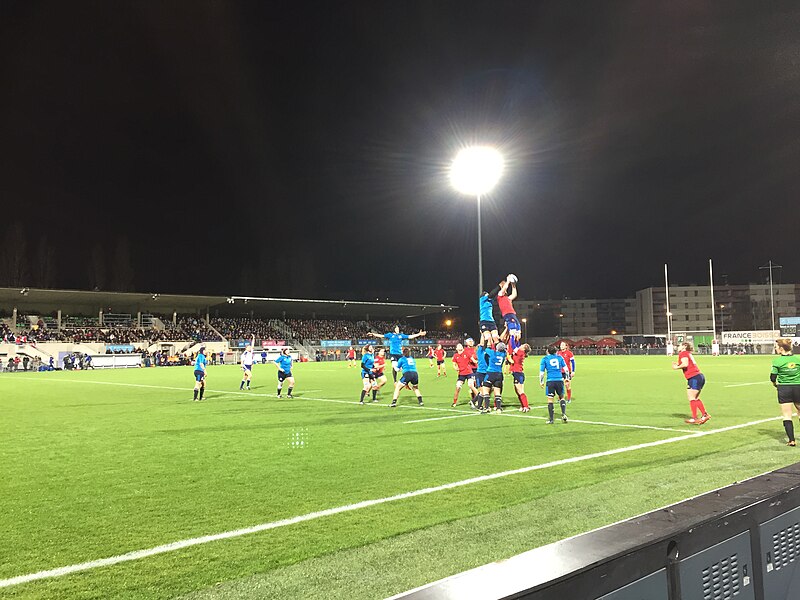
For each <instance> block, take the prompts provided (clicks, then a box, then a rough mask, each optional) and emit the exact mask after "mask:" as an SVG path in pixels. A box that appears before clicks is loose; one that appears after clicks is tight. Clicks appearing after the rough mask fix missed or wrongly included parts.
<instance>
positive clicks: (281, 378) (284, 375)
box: [278, 371, 292, 381]
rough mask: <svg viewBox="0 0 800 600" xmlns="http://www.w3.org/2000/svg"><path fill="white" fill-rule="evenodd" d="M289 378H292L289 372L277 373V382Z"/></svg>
mask: <svg viewBox="0 0 800 600" xmlns="http://www.w3.org/2000/svg"><path fill="white" fill-rule="evenodd" d="M291 376H292V372H291V371H289V372H288V373H286V372H285V371H278V381H283V380H284V379H287V378H289V377H291Z"/></svg>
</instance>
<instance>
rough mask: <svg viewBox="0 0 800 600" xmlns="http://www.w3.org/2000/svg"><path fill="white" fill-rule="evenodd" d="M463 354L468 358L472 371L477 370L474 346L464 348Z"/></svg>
mask: <svg viewBox="0 0 800 600" xmlns="http://www.w3.org/2000/svg"><path fill="white" fill-rule="evenodd" d="M464 354H466V355H468V356H469V359H470V360H471V361H472V370H473V371H475V369H477V368H478V359H477V358H475V347H474V346H467V347H466V348H464Z"/></svg>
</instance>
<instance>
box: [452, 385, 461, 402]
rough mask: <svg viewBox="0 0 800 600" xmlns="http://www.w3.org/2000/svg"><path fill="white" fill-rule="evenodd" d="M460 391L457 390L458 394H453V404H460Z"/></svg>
mask: <svg viewBox="0 0 800 600" xmlns="http://www.w3.org/2000/svg"><path fill="white" fill-rule="evenodd" d="M460 391H461V390H460V389H458V388H456V392H455V394H453V404H455V403H456V402H458V392H460Z"/></svg>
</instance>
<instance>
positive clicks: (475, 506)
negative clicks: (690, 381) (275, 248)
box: [0, 356, 798, 600]
mask: <svg viewBox="0 0 800 600" xmlns="http://www.w3.org/2000/svg"><path fill="white" fill-rule="evenodd" d="M528 362H529V364H528V371H529V376H528V377H529V378H528V386H527V387H528V396H529V399H530V401H531V404H532V406H541V405H543V404H544V401H543V396H542V395H541V393H540V391H539V388H538V385H537V384H536V375H535V373H534V371H536V370H537V367H538V359H537V358H531V359H529V360H528ZM669 362H670V361H669V359H667V358H665V357H578V367H579V368H578V376H577V377H576V378H575V381H574V389H575V399H574V401H573V403H572V404H571V405H569V408H568V413H569V416H570V417H571V419H572V421H571V422H570V423H567V424H563V423H561V422H557V423H556V424H555V425H546V424H545V422H544V419H543V417H544V416H545V415H546V410H545V409H543V408H538V409H534V410H532V412H531V413H530V415H529V416H524V415H522V414H521V413H518V412H517V411H516V406H517V405H516V397H515V396H514V394H513V391H512V390H511V387H510V378H509V379H508V380H507V381H508V384H507V385H508V389H507V391H506V393H505V400H506V403H507V406H508V407H509V408H510V409H511V410H508V411H507V412H506V414H504V415H497V414H490V415H474V416H468V417H463V418H456V419H443V420H432V421H424V422H417V423H408V422H407V421H412V420H420V419H428V418H430V419H433V418H437V417H445V416H451V415H458V414H460V413H459V412H456V411H459V410H460V411H464V414H467V413H469V412H470V410H469V406H468V405H467V404H466V401H467V394H466V393H465V392H462V397H461V402H462V405H461V406H460V407H459V408H457V409H455V410H453V411H451V409H450V404H451V402H452V389H453V386H454V384H455V377H454V376H453V373H452V372H451V373H450V376H449V377H448V378H447V379H437V378H436V377H435V374H434V371H432V370H430V369H428V367H427V361H420V367H421V369H420V370H421V376H420V379H421V388H422V390H423V394H424V398H425V407H424V408H418V407H417V406H416V401H415V400H414V399H413V396H412V395H411V393H410V392H407V391H404V392H403V393H402V395H401V404H402V407H400V408H398V409H396V410H390V409H389V408H387V407H386V401H387V399H388V398H389V397H390V392H389V391H388V390H387V389H386V388H385V389H384V392H383V393H382V397H381V400H382V402H381V404H380V405H367V406H359V405H357V404H354V402H355V401H357V400H358V392H359V390H360V380H359V371H358V370H356V369H348V368H347V365H346V363H321V364H311V363H309V364H301V365H297V366H296V367H295V376H296V378H297V382H298V385H297V388H296V390H295V391H296V394H295V395H296V398H295V399H294V400H289V399H286V398H285V397H284V398H283V399H277V398H275V397H274V394H275V385H274V384H275V369H274V367H273V366H271V365H267V366H261V365H259V366H257V367H256V368H255V375H254V389H253V391H251V392H249V393H239V392H238V381H239V379H240V371H239V370H238V368H237V367H234V366H224V367H223V366H217V367H210V369H209V379H208V387H209V390H210V391H209V392H208V393H207V399H206V400H205V401H204V402H202V403H195V402H192V401H191V396H192V394H191V387H192V384H193V378H192V372H191V368H189V367H172V368H164V369H147V370H145V369H140V370H128V371H123V370H118V371H89V372H81V373H66V372H65V373H36V374H33V373H32V374H23V373H18V374H3V375H2V376H0V411H2V419H0V456H2V460H3V463H2V472H1V473H0V531H2V532H3V533H2V536H0V557H2V560H0V579H6V578H10V577H14V576H18V575H24V574H28V573H34V572H37V571H42V570H47V569H52V568H56V567H61V566H66V565H72V564H76V563H80V562H84V561H91V560H95V559H100V558H105V557H109V556H115V555H119V554H123V553H126V552H130V551H135V550H140V549H147V548H151V547H153V546H158V545H160V544H166V543H169V542H174V541H178V540H183V539H187V538H193V537H197V536H203V535H208V534H214V533H220V532H224V531H228V530H234V529H239V528H242V527H247V526H251V525H257V524H260V523H270V522H274V521H279V520H281V519H287V518H291V517H295V516H299V515H304V514H307V513H312V512H315V511H319V510H323V509H328V508H334V507H339V506H345V505H349V504H352V503H357V502H361V501H364V500H371V499H380V498H386V497H389V496H393V495H396V494H401V493H404V492H411V491H414V490H420V489H422V488H427V487H433V486H440V485H443V484H446V483H451V482H457V481H462V480H465V479H469V478H473V477H479V476H482V475H488V474H493V473H499V472H502V471H507V470H512V469H518V468H522V467H527V466H532V465H539V464H544V463H550V462H553V461H559V460H561V459H569V458H572V457H578V456H585V455H589V454H593V453H597V452H603V451H608V450H614V449H619V448H626V447H630V446H637V445H640V444H647V443H649V442H655V441H658V440H664V439H668V438H673V437H677V436H684V435H686V434H687V432H688V433H695V432H697V431H706V430H708V431H710V430H714V429H719V428H723V427H728V426H735V425H742V424H745V423H750V422H753V421H758V420H762V419H766V418H769V417H773V416H776V415H778V414H779V412H778V407H777V404H776V402H775V398H774V392H773V390H772V387H771V386H770V385H769V383H768V375H767V374H768V372H769V363H770V357H768V356H762V357H719V358H710V357H699V362H700V366H701V368H702V369H703V372H704V373H705V374H706V377H707V379H708V384H707V386H706V389H705V391H704V393H703V399H704V401H705V403H706V407H707V408H708V410H709V412H710V413H711V415H712V420H711V421H710V422H709V423H707V424H706V425H703V426H702V428H700V427H697V426H694V427H690V426H688V425H685V424H684V423H683V419H684V418H685V417H686V416H687V411H688V403H687V401H686V397H685V391H684V388H685V386H684V385H683V383H682V381H683V379H682V376H681V375H680V374H679V373H676V372H673V371H672V370H671V369H670V368H669ZM744 384H747V385H744ZM582 421H583V422H582ZM601 423H605V424H601ZM610 424H617V425H623V426H620V427H617V426H612V425H610ZM631 425H640V426H647V427H653V428H658V429H650V428H636V427H631ZM797 456H798V455H797V450H796V449H790V448H786V447H785V446H784V445H783V428H782V425H781V422H780V420H774V421H769V422H765V423H760V424H753V425H749V426H747V427H742V428H738V429H733V430H730V431H725V432H720V433H718V434H715V435H708V436H703V437H699V438H689V439H685V440H681V441H677V442H674V443H670V444H666V445H660V446H655V447H644V448H640V449H633V450H630V451H626V452H623V453H619V454H614V455H610V456H603V457H596V458H591V459H588V460H584V461H581V462H575V463H571V464H561V465H554V466H550V467H547V468H543V469H540V470H534V471H530V472H526V473H522V474H514V475H509V476H505V477H502V478H497V479H493V480H488V481H479V482H474V483H471V484H469V485H464V486H461V487H457V488H454V489H447V490H442V491H435V492H433V493H429V494H426V495H420V496H416V497H413V498H405V499H400V500H396V501H392V502H387V503H383V504H379V505H375V506H369V507H365V508H360V509H358V510H353V511H349V512H343V513H340V514H335V515H332V516H324V517H320V518H316V519H313V520H308V521H305V522H302V523H296V524H290V525H286V526H282V527H278V528H275V529H270V530H268V531H262V532H259V533H254V534H250V535H246V536H242V537H237V538H233V539H228V540H221V541H214V542H211V543H207V544H203V545H199V546H194V547H191V548H186V549H182V550H178V551H175V552H170V553H166V554H161V555H157V556H152V557H147V558H142V559H140V560H136V561H131V562H125V563H121V564H117V565H113V566H108V567H101V568H97V569H92V570H89V571H85V572H82V573H75V574H70V575H67V576H63V577H57V578H52V579H45V580H41V581H35V582H30V583H24V584H20V585H17V586H13V587H6V588H0V597H10V598H67V597H69V598H111V597H125V598H173V597H185V598H191V599H197V600H199V599H211V598H214V599H216V598H247V597H264V598H266V597H268V598H296V597H301V596H302V597H311V598H348V600H355V599H358V598H376V597H384V596H388V595H391V594H394V593H398V592H401V591H403V590H405V589H409V588H412V587H415V586H418V585H422V584H424V583H427V582H430V581H432V580H435V579H438V578H441V577H445V576H447V575H451V574H453V573H457V572H460V571H463V570H465V569H468V568H471V567H474V566H478V565H480V564H484V563H487V562H490V561H492V560H497V559H500V558H504V557H508V556H511V555H514V554H517V553H519V552H522V551H525V550H528V549H530V548H532V547H536V546H539V545H542V544H546V543H549V542H552V541H555V540H558V539H562V538H564V537H566V536H570V535H575V534H578V533H581V532H584V531H587V530H590V529H592V528H595V527H599V526H602V525H606V524H608V523H612V522H615V521H617V520H620V519H624V518H626V517H630V516H633V515H636V514H639V513H642V512H646V511H649V510H652V509H654V508H657V507H659V506H663V505H665V504H670V503H673V502H677V501H680V500H682V499H684V498H686V497H688V496H692V495H695V494H699V493H702V492H705V491H708V490H711V489H714V488H716V487H720V486H723V485H727V484H730V483H732V482H734V481H737V480H741V479H744V478H747V477H751V476H754V475H757V474H760V473H763V472H766V471H769V470H772V469H775V468H778V467H781V466H784V465H787V464H791V463H794V462H796V460H797Z"/></svg>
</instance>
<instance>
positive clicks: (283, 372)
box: [274, 348, 294, 398]
mask: <svg viewBox="0 0 800 600" xmlns="http://www.w3.org/2000/svg"><path fill="white" fill-rule="evenodd" d="M274 362H275V364H276V365H278V398H280V397H281V389H283V382H284V381H285V382H286V383H287V384H288V385H289V389H288V393H287V394H286V397H287V398H291V397H292V390H293V389H294V377H293V376H292V357H291V355H290V354H289V349H288V348H283V349H281V353H280V355H278V358H276V359H275V361H274Z"/></svg>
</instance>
